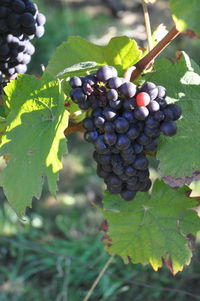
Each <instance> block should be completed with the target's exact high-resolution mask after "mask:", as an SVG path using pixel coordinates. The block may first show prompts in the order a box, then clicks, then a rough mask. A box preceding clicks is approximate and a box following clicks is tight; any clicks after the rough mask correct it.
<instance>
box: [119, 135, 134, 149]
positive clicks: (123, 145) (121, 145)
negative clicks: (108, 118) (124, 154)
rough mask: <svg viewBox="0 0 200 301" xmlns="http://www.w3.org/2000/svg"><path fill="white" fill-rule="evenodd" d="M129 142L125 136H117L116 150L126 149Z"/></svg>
mask: <svg viewBox="0 0 200 301" xmlns="http://www.w3.org/2000/svg"><path fill="white" fill-rule="evenodd" d="M130 144H131V141H130V139H129V138H128V137H127V136H125V135H119V136H118V139H117V143H116V148H118V149H119V150H123V149H126V148H128V147H129V146H130Z"/></svg>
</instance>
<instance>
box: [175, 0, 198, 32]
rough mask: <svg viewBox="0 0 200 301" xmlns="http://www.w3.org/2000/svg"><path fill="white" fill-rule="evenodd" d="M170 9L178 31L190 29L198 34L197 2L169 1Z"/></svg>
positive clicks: (192, 0)
mask: <svg viewBox="0 0 200 301" xmlns="http://www.w3.org/2000/svg"><path fill="white" fill-rule="evenodd" d="M170 9H171V11H172V17H173V19H174V22H175V24H176V28H177V29H178V30H179V31H185V30H186V29H192V30H194V31H195V32H196V33H197V34H200V18H199V0H190V1H188V0H182V1H180V0H170Z"/></svg>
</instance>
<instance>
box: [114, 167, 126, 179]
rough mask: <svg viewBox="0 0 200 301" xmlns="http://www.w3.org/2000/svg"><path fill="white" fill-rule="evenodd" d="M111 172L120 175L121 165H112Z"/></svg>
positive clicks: (122, 169) (121, 171) (122, 171)
mask: <svg viewBox="0 0 200 301" xmlns="http://www.w3.org/2000/svg"><path fill="white" fill-rule="evenodd" d="M113 173H114V174H116V175H117V176H120V175H122V174H123V173H124V167H123V165H116V166H113Z"/></svg>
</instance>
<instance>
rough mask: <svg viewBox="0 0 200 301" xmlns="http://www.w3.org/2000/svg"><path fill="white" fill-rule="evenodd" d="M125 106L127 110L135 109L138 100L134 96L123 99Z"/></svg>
mask: <svg viewBox="0 0 200 301" xmlns="http://www.w3.org/2000/svg"><path fill="white" fill-rule="evenodd" d="M123 108H124V110H125V111H133V110H134V109H135V108H136V102H135V99H134V98H128V99H125V100H124V101H123Z"/></svg>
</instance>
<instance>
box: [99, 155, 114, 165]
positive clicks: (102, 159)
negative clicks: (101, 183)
mask: <svg viewBox="0 0 200 301" xmlns="http://www.w3.org/2000/svg"><path fill="white" fill-rule="evenodd" d="M110 160H111V156H110V155H99V156H98V162H99V163H101V164H110Z"/></svg>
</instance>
